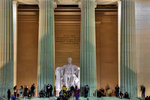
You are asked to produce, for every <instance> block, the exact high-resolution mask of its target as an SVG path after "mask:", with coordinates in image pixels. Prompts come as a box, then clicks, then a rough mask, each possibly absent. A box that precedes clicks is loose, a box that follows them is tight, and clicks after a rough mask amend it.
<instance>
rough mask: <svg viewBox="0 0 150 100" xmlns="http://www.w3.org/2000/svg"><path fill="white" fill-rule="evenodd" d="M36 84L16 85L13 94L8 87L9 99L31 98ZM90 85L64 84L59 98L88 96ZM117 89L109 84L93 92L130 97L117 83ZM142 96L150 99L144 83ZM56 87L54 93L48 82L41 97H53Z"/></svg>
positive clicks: (109, 95)
mask: <svg viewBox="0 0 150 100" xmlns="http://www.w3.org/2000/svg"><path fill="white" fill-rule="evenodd" d="M35 90H36V88H35V85H34V84H32V85H31V87H30V88H28V87H27V86H24V87H23V86H20V88H19V89H18V88H17V86H14V88H13V93H12V94H11V90H10V89H8V91H7V95H8V100H10V99H11V100H16V98H17V97H24V98H25V99H28V98H31V97H34V96H35V92H36V91H35ZM89 90H90V88H89V86H88V85H85V86H83V87H82V88H81V89H78V87H77V86H75V87H74V86H71V87H70V89H67V87H66V86H65V85H64V86H63V87H62V90H61V91H60V93H59V97H58V98H57V100H68V99H69V98H70V97H75V98H76V100H79V96H82V97H85V98H87V97H88V94H89ZM114 90H115V91H113V90H112V89H111V88H110V87H109V85H107V86H106V88H105V89H103V88H101V89H99V90H96V91H95V93H93V96H97V97H98V98H100V97H105V96H106V97H111V96H116V97H119V98H121V99H122V98H126V99H130V97H129V94H128V92H125V93H124V94H123V93H122V92H121V91H120V87H119V86H118V85H116V87H115V88H114ZM140 91H141V96H142V97H143V98H145V100H150V96H147V97H145V91H146V88H145V86H144V85H141V89H140ZM55 92H56V90H55V87H54V93H53V86H52V85H51V84H48V85H46V86H45V88H44V90H41V91H40V92H39V97H52V96H53V95H55Z"/></svg>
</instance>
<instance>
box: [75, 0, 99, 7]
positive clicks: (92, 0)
mask: <svg viewBox="0 0 150 100" xmlns="http://www.w3.org/2000/svg"><path fill="white" fill-rule="evenodd" d="M82 1H83V0H81V1H79V2H78V5H79V8H82ZM89 1H90V2H94V3H95V6H94V8H96V7H97V0H89Z"/></svg>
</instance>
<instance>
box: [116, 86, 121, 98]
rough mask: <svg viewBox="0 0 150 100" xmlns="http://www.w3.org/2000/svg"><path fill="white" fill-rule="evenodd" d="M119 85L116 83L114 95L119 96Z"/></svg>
mask: <svg viewBox="0 0 150 100" xmlns="http://www.w3.org/2000/svg"><path fill="white" fill-rule="evenodd" d="M119 89H120V88H119V86H118V84H117V85H116V87H115V95H116V97H119Z"/></svg>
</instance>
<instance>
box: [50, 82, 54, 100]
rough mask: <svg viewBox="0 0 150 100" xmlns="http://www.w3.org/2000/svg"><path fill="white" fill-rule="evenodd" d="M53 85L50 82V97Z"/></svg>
mask: <svg viewBox="0 0 150 100" xmlns="http://www.w3.org/2000/svg"><path fill="white" fill-rule="evenodd" d="M52 92H53V86H52V85H51V84H50V97H52Z"/></svg>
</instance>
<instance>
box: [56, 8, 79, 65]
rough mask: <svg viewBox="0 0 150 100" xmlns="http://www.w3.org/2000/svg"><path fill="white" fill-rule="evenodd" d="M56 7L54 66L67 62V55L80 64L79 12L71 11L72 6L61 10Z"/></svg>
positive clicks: (75, 63)
mask: <svg viewBox="0 0 150 100" xmlns="http://www.w3.org/2000/svg"><path fill="white" fill-rule="evenodd" d="M58 9H59V8H58ZM58 9H57V10H56V11H55V67H56V68H57V67H61V66H63V65H65V64H68V57H72V63H73V64H74V65H77V66H80V12H71V11H72V10H73V9H72V8H71V9H72V10H71V9H70V11H68V10H69V9H68V10H67V9H66V10H67V11H66V10H65V9H64V10H63V12H62V11H60V12H59V10H58ZM65 11H66V12H65Z"/></svg>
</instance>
